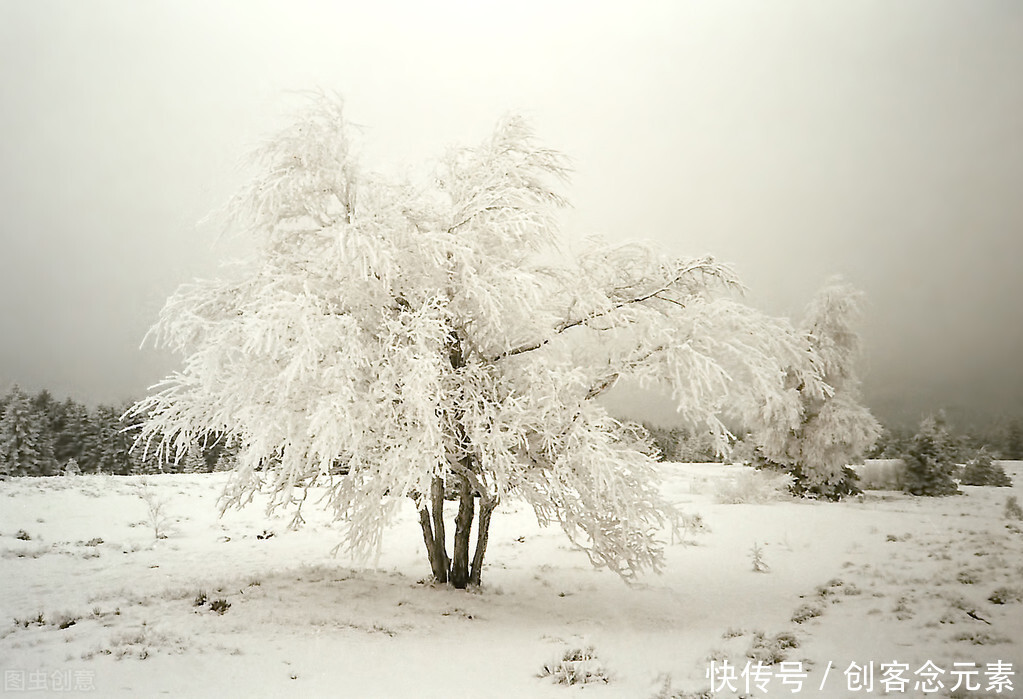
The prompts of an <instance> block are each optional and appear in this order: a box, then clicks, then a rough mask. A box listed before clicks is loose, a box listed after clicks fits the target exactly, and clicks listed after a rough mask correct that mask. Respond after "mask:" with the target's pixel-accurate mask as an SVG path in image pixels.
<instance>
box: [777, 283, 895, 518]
mask: <svg viewBox="0 0 1023 699" xmlns="http://www.w3.org/2000/svg"><path fill="white" fill-rule="evenodd" d="M862 299H863V294H862V293H861V292H859V291H857V290H856V289H854V288H853V287H851V286H849V285H847V284H844V283H842V282H841V281H839V280H832V281H831V282H830V283H829V284H827V285H826V286H825V287H824V288H823V289H821V290H820V291H819V292H818V293H817V295H816V296H815V297H814V299H813V301H811V302H810V305H809V306H808V307H807V311H806V315H805V317H804V319H803V323H802V325H801V329H802V331H803V332H804V333H805V335H806V338H807V343H808V345H809V347H810V348H811V349H812V351H813V352H814V354H815V355H816V356H817V357H818V359H819V361H820V366H821V369H822V371H823V373H824V380H825V381H826V383H827V384H828V386H829V387H830V390H829V391H827V392H824V393H821V392H820V391H819V390H818V389H817V388H816V387H815V386H809V388H810V390H807V388H808V385H807V384H801V383H796V381H795V379H793V380H792V381H791V382H790V384H791V385H794V386H795V390H796V391H798V393H799V395H800V397H801V399H802V403H803V411H802V412H803V416H802V421H801V423H800V424H799V426H798V427H797V428H796V429H795V430H792V431H789V432H784V431H780V430H770V429H769V430H765V431H762V432H759V433H757V439H758V448H759V450H760V452H761V453H762V454H763V455H764V458H765V459H766V461H767V463H768V464H770V465H775V466H780V467H781V468H783V469H784V470H786V471H787V472H788V473H790V474H791V475H792V476H793V479H794V481H793V489H794V491H795V492H796V493H797V494H799V495H809V496H812V497H823V498H826V499H832V500H834V499H839V498H841V497H842V496H844V495H850V494H853V493H856V492H858V488H857V486H856V474H855V473H854V472H853V471H852V469H850V468H849V464H851V463H854V462H855V461H856V460H857V459H859V458H861V457H862V456H863V454H864V453H865V452H866V451H867V450H868V449H870V448H871V447H872V446H873V445H874V443H875V442H876V441H877V439H878V437H879V436H880V435H881V425H880V423H878V421H877V420H876V419H875V418H874V416H873V415H871V414H870V411H869V410H868V409H867V408H866V406H864V405H863V404H862V403H861V402H860V391H859V387H860V379H859V376H858V375H857V372H856V362H857V360H858V359H859V356H860V351H861V350H860V337H859V335H858V334H857V332H856V330H855V324H856V321H857V320H858V319H859V317H860V315H861V304H862Z"/></svg>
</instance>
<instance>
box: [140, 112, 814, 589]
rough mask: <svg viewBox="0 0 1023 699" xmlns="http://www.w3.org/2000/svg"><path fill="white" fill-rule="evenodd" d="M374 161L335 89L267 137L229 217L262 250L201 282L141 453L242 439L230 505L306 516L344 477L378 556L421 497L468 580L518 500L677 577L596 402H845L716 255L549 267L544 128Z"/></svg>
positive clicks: (178, 313)
mask: <svg viewBox="0 0 1023 699" xmlns="http://www.w3.org/2000/svg"><path fill="white" fill-rule="evenodd" d="M355 151H356V144H355V142H354V140H353V137H352V131H351V129H350V128H349V126H348V125H347V123H346V122H345V120H344V118H343V114H342V107H341V104H340V101H338V100H332V99H329V98H325V99H322V100H319V101H316V102H315V104H313V105H312V106H311V107H310V109H309V110H307V111H306V112H304V113H303V114H302V115H300V117H299V119H297V120H296V122H295V123H294V124H292V125H291V126H289V127H287V128H285V130H284V131H282V132H281V133H280V134H278V135H277V136H276V137H274V138H272V139H270V140H268V141H267V142H266V144H265V146H264V147H262V148H261V149H260V150H259V151H258V152H257V166H258V168H259V172H258V173H257V175H256V177H255V179H254V180H253V182H252V184H251V185H250V186H248V187H246V188H245V189H244V190H243V191H242V192H241V193H240V194H239V195H238V196H237V197H236V198H235V199H234V200H233V202H232V204H231V206H230V207H229V208H230V211H231V212H232V218H231V221H232V222H233V225H235V226H236V227H238V228H240V229H241V230H243V231H244V232H245V233H246V235H248V236H250V237H251V239H252V240H253V241H254V243H255V245H254V247H255V249H256V252H255V254H254V257H253V259H252V260H251V261H250V263H249V264H248V265H247V266H244V267H241V268H238V269H237V270H236V271H235V272H234V273H233V274H232V276H231V277H230V278H229V279H225V280H214V281H207V282H197V283H195V284H191V285H187V286H184V287H182V288H181V289H180V290H179V291H178V292H177V293H176V294H175V295H174V296H172V297H171V298H170V299H169V300H168V302H167V304H166V306H165V307H164V309H163V311H162V313H161V318H160V320H159V322H158V323H157V325H156V327H155V328H154V330H153V331H152V336H153V337H154V338H155V341H156V343H157V344H158V345H160V346H167V347H169V348H171V349H172V350H174V351H177V352H179V353H180V354H182V355H183V357H184V367H183V368H182V370H181V371H180V372H179V373H176V374H174V375H172V376H170V377H168V378H167V379H166V380H165V382H164V383H163V384H162V386H161V387H160V390H159V391H158V392H157V393H155V394H154V395H151V396H150V397H148V398H147V399H145V400H144V401H142V402H140V403H139V404H138V405H137V406H136V409H135V411H134V413H133V414H134V415H136V416H139V417H143V418H144V424H143V426H142V430H141V432H140V434H139V442H138V444H139V449H140V450H144V449H149V450H152V449H156V450H157V451H159V452H161V453H163V454H181V453H183V452H184V451H185V450H187V449H188V447H189V445H191V444H192V443H194V442H195V441H196V440H199V439H201V438H202V436H203V435H205V434H207V433H215V434H220V435H224V436H225V437H226V438H227V439H229V440H231V441H235V442H237V443H238V444H239V453H238V456H237V466H236V468H235V471H234V474H233V481H232V486H231V488H230V490H229V491H228V498H227V500H226V502H227V503H228V504H230V503H234V504H238V505H240V504H243V503H245V502H247V501H248V500H249V499H251V498H250V497H249V496H250V495H251V494H252V493H253V492H254V491H256V490H259V489H263V490H269V492H270V493H271V504H270V506H271V507H277V506H281V505H293V506H295V507H296V508H300V507H301V502H302V500H303V494H302V489H303V487H307V486H309V485H312V484H315V483H317V482H320V481H325V480H327V479H330V480H331V483H332V485H331V488H330V491H329V492H330V495H329V497H328V499H327V503H326V504H327V506H328V507H329V508H331V510H332V511H333V513H334V516H335V517H336V518H337V519H338V520H343V521H344V522H345V523H346V528H345V534H344V536H345V541H344V543H345V544H346V546H347V547H348V548H349V550H351V551H352V552H353V553H356V554H358V553H372V552H374V551H376V550H377V548H378V546H379V544H380V537H381V534H382V531H383V528H384V526H385V525H386V524H387V523H388V521H390V519H391V518H392V517H393V516H394V514H395V513H396V511H397V505H398V503H399V502H400V501H401V499H403V498H410V499H411V500H412V502H413V503H414V506H415V507H416V509H417V510H418V512H419V525H420V527H421V529H422V534H423V541H424V544H425V547H426V553H427V558H428V560H429V562H430V565H431V569H432V570H433V573H434V577H435V578H436V580H437V581H439V582H441V583H444V582H450V584H451V585H453V586H454V587H457V588H464V587H466V586H467V585H469V584H474V585H475V584H479V582H480V579H481V570H482V565H483V560H484V555H485V553H486V547H487V540H488V535H489V527H490V520H491V515H492V514H493V512H494V509H495V507H496V506H497V504H498V502H500V501H501V500H502V499H504V498H508V497H518V498H521V499H523V500H524V501H525V502H526V503H528V504H529V505H530V506H532V508H533V510H534V512H535V514H536V516H537V519H538V521H539V522H540V523H541V524H544V525H546V524H548V523H552V522H557V523H559V524H560V525H561V527H562V528H563V529H564V531H565V532H566V534H567V535H568V536H569V538H570V540H571V541H572V542H573V543H575V544H576V545H577V546H578V547H579V548H581V549H582V550H583V551H584V552H586V553H587V555H588V556H589V557H590V560H591V561H592V562H593V563H594V564H595V565H600V566H607V567H608V568H610V569H611V570H614V571H615V572H617V573H619V574H621V575H623V576H625V577H630V576H632V575H634V574H635V573H636V572H637V571H640V570H644V569H657V568H658V567H659V566H660V565H661V563H662V560H663V540H662V538H661V536H662V533H663V532H665V531H668V530H669V529H666V528H670V526H671V523H672V522H673V521H674V519H675V518H676V517H677V513H676V512H675V510H674V508H673V507H672V506H671V505H670V504H669V503H668V502H667V501H665V500H664V498H663V497H662V496H661V495H660V492H659V489H658V483H657V480H656V471H655V468H654V462H653V458H652V457H651V455H650V452H651V449H650V445H649V443H647V442H646V440H645V437H644V435H643V431H642V429H641V428H639V427H638V426H636V425H630V424H623V423H621V422H619V421H617V420H614V419H612V418H611V417H610V416H609V415H608V413H607V412H606V410H605V409H604V408H603V407H602V405H601V404H600V403H599V401H595V400H594V398H596V397H597V396H599V395H601V394H602V393H603V392H604V391H605V390H607V389H608V388H609V387H610V386H612V385H614V383H615V382H616V381H617V380H618V378H619V377H621V376H629V377H633V378H636V379H638V380H640V381H644V382H658V381H660V382H664V383H666V384H667V385H668V386H669V387H670V389H671V391H672V392H673V395H674V397H675V400H676V402H677V407H678V409H679V412H680V413H681V415H682V417H683V419H684V420H685V421H686V423H687V424H689V425H691V426H692V427H693V429H694V430H695V429H698V430H699V431H700V432H701V433H708V434H710V435H713V437H714V441H715V443H716V444H717V445H718V446H719V447H724V445H725V443H726V441H727V439H728V438H729V437H730V435H729V433H728V430H727V429H726V427H725V423H724V421H723V420H724V419H725V418H736V419H738V420H739V421H740V422H742V424H746V425H751V426H752V427H754V428H757V429H761V430H768V429H778V430H783V431H784V430H789V429H794V428H795V427H796V426H797V425H798V424H800V422H801V417H802V416H801V412H802V404H801V402H800V400H799V399H798V396H795V395H793V394H792V392H791V391H789V390H788V389H789V386H788V385H786V383H785V380H786V375H787V376H788V378H789V379H791V380H792V381H795V382H796V383H797V384H804V385H805V386H806V389H805V390H806V392H807V394H810V395H814V394H824V393H826V392H827V391H828V390H829V389H828V388H827V387H826V386H825V385H824V384H823V381H822V379H821V376H820V372H819V370H818V368H817V364H818V363H819V362H817V361H816V358H815V356H814V352H813V349H812V348H810V347H807V344H806V340H805V338H804V337H803V336H801V335H799V334H798V333H796V332H795V330H794V329H793V328H792V326H791V325H790V324H789V323H788V322H787V321H784V320H780V319H774V318H768V317H766V316H764V315H763V314H761V313H758V312H756V311H754V310H753V309H751V308H749V307H747V306H745V305H743V304H742V303H740V302H739V301H737V300H736V298H735V295H734V293H733V292H734V291H736V290H738V289H739V288H740V287H739V283H738V281H737V279H736V277H735V276H734V274H733V273H732V271H731V270H730V269H729V268H727V267H726V266H723V265H721V264H719V263H717V262H715V261H714V260H712V259H710V258H702V259H673V258H666V257H662V256H660V255H658V254H656V253H655V252H654V251H653V250H651V249H650V248H648V247H646V246H641V245H634V244H628V245H617V246H607V245H601V244H598V243H594V244H593V245H592V246H591V247H590V249H588V250H587V251H585V252H584V253H583V254H582V255H580V256H577V257H571V258H564V257H561V258H558V257H556V256H555V255H552V252H553V251H556V250H557V249H558V242H559V234H558V229H557V213H558V211H559V209H560V207H561V206H563V204H564V203H565V202H564V199H563V197H562V196H561V195H560V194H559V193H557V189H556V188H557V186H558V182H559V181H560V180H563V179H564V178H565V177H566V176H567V166H566V162H565V159H564V157H563V156H561V155H560V154H559V153H557V152H555V151H551V150H549V149H546V148H543V147H541V146H539V145H538V144H537V143H536V141H535V139H534V138H533V136H532V134H531V132H530V130H529V129H528V127H527V126H526V124H525V123H524V122H523V121H522V120H521V119H518V118H510V119H507V120H505V121H504V122H502V123H501V124H500V125H499V126H498V128H497V129H496V131H495V132H494V134H493V135H492V136H491V137H490V138H488V139H486V140H485V141H484V142H483V143H481V144H480V145H479V146H477V147H475V148H464V149H459V150H453V151H451V152H450V153H449V154H448V156H447V157H445V158H444V159H443V160H442V161H441V162H440V165H439V166H438V168H437V170H436V172H435V173H434V174H433V175H432V176H431V177H430V178H428V179H427V180H425V181H423V182H418V183H411V182H407V181H394V180H393V179H389V178H385V177H383V176H381V175H377V174H374V173H372V172H369V171H366V170H365V169H363V168H362V167H360V166H359V164H358V163H357V160H356V157H355ZM552 259H560V260H563V261H559V262H557V263H556V264H554V263H552V262H551V260H552ZM786 372H788V373H787V374H786ZM446 492H453V493H455V494H456V497H457V500H458V505H457V507H458V511H457V514H456V517H455V532H454V537H453V548H452V550H451V555H450V556H449V554H448V548H447V542H448V538H447V534H446V532H445V527H446V523H445V519H444V515H443V509H444V504H445V493H446ZM299 518H300V514H296V521H297V520H298V519H299ZM472 531H475V532H476V544H475V549H474V551H471V548H472V546H471V543H472V542H471V541H470V538H471V537H470V533H471V532H472Z"/></svg>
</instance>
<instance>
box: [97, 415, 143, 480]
mask: <svg viewBox="0 0 1023 699" xmlns="http://www.w3.org/2000/svg"><path fill="white" fill-rule="evenodd" d="M124 412H125V411H124V409H120V408H117V407H116V406H113V405H99V406H97V407H96V410H95V411H94V412H93V414H92V415H91V421H92V434H91V435H90V440H89V441H90V444H89V446H90V451H91V454H92V463H91V465H93V466H94V467H95V469H96V472H97V473H112V474H114V475H118V476H127V475H130V474H132V473H135V472H137V471H140V470H141V469H140V468H139V464H138V458H137V457H136V456H135V455H134V454H132V453H131V451H132V443H133V437H132V435H130V434H128V433H126V432H125V425H124V424H123V423H122V422H121V420H120V416H121V415H122V414H123V413H124Z"/></svg>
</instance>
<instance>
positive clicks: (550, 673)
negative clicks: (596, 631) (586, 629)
mask: <svg viewBox="0 0 1023 699" xmlns="http://www.w3.org/2000/svg"><path fill="white" fill-rule="evenodd" d="M538 676H539V677H550V678H552V679H553V680H554V681H555V682H556V683H558V684H565V685H574V684H588V683H590V682H602V683H604V684H607V683H608V682H609V681H610V677H608V673H607V671H606V670H605V669H604V668H603V667H602V666H601V665H600V662H599V661H598V660H597V655H596V651H595V650H594V648H593V646H587V647H586V648H575V649H572V650H567V651H565V653H564V654H563V655H562V656H561V660H559V661H558V662H556V663H548V664H546V665H544V666H543V670H541V671H540V674H539V675H538Z"/></svg>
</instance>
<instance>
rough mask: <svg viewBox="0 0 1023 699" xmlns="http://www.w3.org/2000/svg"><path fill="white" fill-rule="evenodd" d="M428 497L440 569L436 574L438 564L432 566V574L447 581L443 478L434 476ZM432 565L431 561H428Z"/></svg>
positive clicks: (449, 564)
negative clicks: (431, 503) (431, 504)
mask: <svg viewBox="0 0 1023 699" xmlns="http://www.w3.org/2000/svg"><path fill="white" fill-rule="evenodd" d="M430 499H431V500H432V501H433V540H434V542H436V545H437V554H438V555H437V559H438V560H437V562H438V566H439V569H440V571H441V573H440V575H438V573H437V570H438V566H434V571H433V575H434V577H435V578H437V582H439V583H446V582H447V581H448V571H449V570H451V561H450V560H448V545H447V538H446V534H445V531H444V479H443V478H440V477H439V476H434V478H433V483H432V484H431V487H430ZM430 564H431V565H433V562H432V561H431V563H430Z"/></svg>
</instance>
